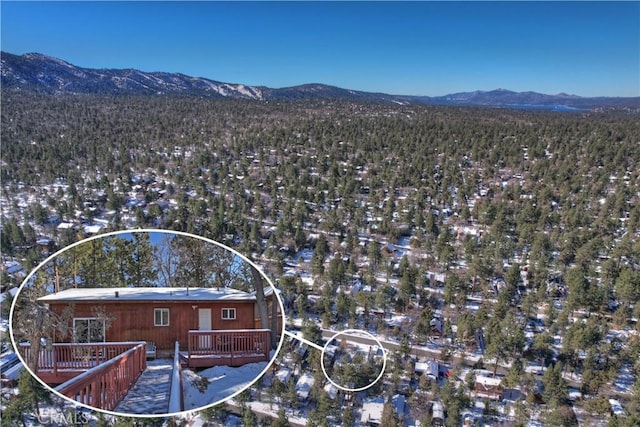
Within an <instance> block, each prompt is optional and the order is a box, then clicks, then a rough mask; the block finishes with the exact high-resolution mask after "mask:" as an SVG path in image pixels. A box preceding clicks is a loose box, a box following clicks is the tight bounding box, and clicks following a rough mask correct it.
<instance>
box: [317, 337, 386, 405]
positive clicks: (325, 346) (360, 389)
mask: <svg viewBox="0 0 640 427" xmlns="http://www.w3.org/2000/svg"><path fill="white" fill-rule="evenodd" d="M348 333H355V334H360V335H363V334H364V335H368V336H369V337H371V339H373V340H374V341H375V342H377V343H378V346H379V347H380V348H381V349H382V369H380V374H378V377H377V378H376V379H375V380H373V381H372V382H371V384H369V385H366V386H364V387H359V388H349V387H344V386H342V385H340V384H337V383H336V382H335V381H333V380H332V379H331V377H329V375H328V374H327V370H326V368H325V367H324V354H325V352H326V351H327V347H328V346H329V343H331V342H332V341H333V340H334V339H336V337H337V336H339V335H344V334H348ZM363 338H366V337H363ZM320 366H321V367H322V373H323V374H324V376H325V377H326V378H327V379H328V380H329V382H330V383H331V384H333V385H334V386H336V387H338V388H339V389H340V390H344V391H349V392H356V391H363V390H366V389H368V388H371V387H373V385H374V384H375V383H377V382H378V381H380V379H381V378H382V376H383V375H384V371H385V370H386V369H387V351H386V350H385V348H384V347H383V346H382V343H381V342H380V340H379V339H378V338H376V337H375V336H374V335H373V334H371V333H369V332H367V331H365V330H362V329H345V330H344V331H340V332H338V333H336V334H335V335H333V336H332V337H331V338H329V339H328V340H327V343H326V344H325V345H324V347H323V348H322V354H321V355H320Z"/></svg>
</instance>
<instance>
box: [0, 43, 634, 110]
mask: <svg viewBox="0 0 640 427" xmlns="http://www.w3.org/2000/svg"><path fill="white" fill-rule="evenodd" d="M0 57H1V61H0V62H1V69H0V71H1V77H2V80H1V85H2V88H3V89H11V88H20V89H21V90H25V91H27V90H32V91H38V92H44V93H89V94H92V93H93V94H112V95H118V94H138V95H140V94H142V95H158V94H162V95H171V94H177V95H182V96H185V95H186V96H198V97H208V98H237V99H253V100H293V99H349V100H353V101H366V102H380V103H393V104H400V105H406V104H431V105H459V106H487V107H506V108H517V107H518V106H533V107H539V108H544V109H557V108H556V107H563V108H567V109H584V110H588V109H596V108H624V109H633V110H638V111H640V97H634V98H611V97H609V98H607V97H598V98H583V97H579V96H576V95H567V94H566V93H559V94H557V95H545V94H541V93H536V92H514V91H511V90H508V89H504V88H498V89H494V90H490V91H483V90H475V91H473V92H459V93H453V94H449V95H444V96H435V97H429V96H409V95H390V94H385V93H372V92H363V91H357V90H351V89H343V88H339V87H336V86H330V85H326V84H324V83H307V84H302V85H298V86H292V87H285V88H278V89H273V88H268V87H264V86H250V85H246V84H242V83H224V82H219V81H215V80H211V79H207V78H203V77H192V76H187V75H185V74H182V73H167V72H143V71H140V70H136V69H132V68H128V69H99V70H98V69H90V68H82V67H77V66H75V65H73V64H71V63H69V62H66V61H64V60H62V59H59V58H55V57H51V56H47V55H44V54H41V53H27V54H24V55H14V54H11V53H8V52H1V54H0Z"/></svg>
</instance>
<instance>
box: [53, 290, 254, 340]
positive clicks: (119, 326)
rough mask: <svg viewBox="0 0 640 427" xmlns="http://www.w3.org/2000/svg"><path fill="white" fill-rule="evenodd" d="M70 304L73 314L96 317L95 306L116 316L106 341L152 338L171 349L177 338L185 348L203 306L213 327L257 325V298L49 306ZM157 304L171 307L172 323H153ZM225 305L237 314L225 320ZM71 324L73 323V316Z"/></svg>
mask: <svg viewBox="0 0 640 427" xmlns="http://www.w3.org/2000/svg"><path fill="white" fill-rule="evenodd" d="M70 305H71V306H72V307H73V316H72V317H96V316H95V311H96V309H99V310H100V311H102V312H104V313H106V314H107V315H108V316H110V317H113V320H112V322H111V325H110V326H109V327H108V328H107V330H106V337H105V339H106V341H111V342H118V341H153V342H154V343H155V344H156V347H157V348H158V350H171V349H173V348H174V345H175V342H176V341H178V342H180V346H181V347H183V346H184V347H185V348H186V345H187V341H188V332H189V330H194V329H198V309H201V308H210V309H211V327H212V329H213V330H219V329H251V328H254V305H255V302H254V301H179V302H175V301H135V302H111V301H106V302H97V301H96V302H74V303H73V304H70V303H68V302H51V303H49V308H50V310H52V311H53V312H55V313H57V314H62V312H63V311H64V310H65V308H67V307H69V306H70ZM194 305H195V306H197V308H196V309H194V308H193V306H194ZM156 308H168V309H169V326H154V309H156ZM223 308H235V310H236V318H235V319H233V320H223V319H222V309H223ZM69 324H70V326H72V319H70V320H69ZM53 339H54V341H55V342H69V341H70V339H71V337H70V336H60V335H56V336H54V338H53Z"/></svg>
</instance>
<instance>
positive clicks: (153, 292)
mask: <svg viewBox="0 0 640 427" xmlns="http://www.w3.org/2000/svg"><path fill="white" fill-rule="evenodd" d="M255 299H256V297H255V295H253V294H249V293H246V292H242V291H238V290H235V289H231V288H164V287H162V288H160V287H158V288H152V287H151V288H72V289H66V290H64V291H61V292H57V293H53V294H50V295H46V296H44V297H41V298H38V301H42V302H51V301H212V300H215V301H225V300H226V301H237V300H247V301H254V300H255Z"/></svg>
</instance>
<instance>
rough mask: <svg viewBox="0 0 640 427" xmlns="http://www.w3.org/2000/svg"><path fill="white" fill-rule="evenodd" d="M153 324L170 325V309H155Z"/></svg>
mask: <svg viewBox="0 0 640 427" xmlns="http://www.w3.org/2000/svg"><path fill="white" fill-rule="evenodd" d="M153 326H169V309H168V308H154V309H153Z"/></svg>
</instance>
